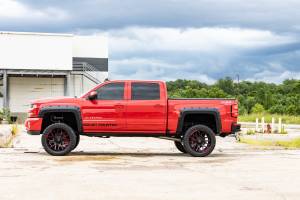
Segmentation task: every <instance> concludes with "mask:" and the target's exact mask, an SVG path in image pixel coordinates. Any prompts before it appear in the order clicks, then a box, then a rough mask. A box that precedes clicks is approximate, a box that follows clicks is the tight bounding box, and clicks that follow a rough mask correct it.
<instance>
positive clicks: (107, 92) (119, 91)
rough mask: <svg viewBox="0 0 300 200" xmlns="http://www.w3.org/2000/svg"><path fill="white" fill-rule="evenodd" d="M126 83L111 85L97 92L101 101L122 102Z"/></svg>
mask: <svg viewBox="0 0 300 200" xmlns="http://www.w3.org/2000/svg"><path fill="white" fill-rule="evenodd" d="M124 85H125V84H124V83H109V84H106V85H104V86H102V87H100V88H99V89H98V90H97V99H99V100H122V99H124Z"/></svg>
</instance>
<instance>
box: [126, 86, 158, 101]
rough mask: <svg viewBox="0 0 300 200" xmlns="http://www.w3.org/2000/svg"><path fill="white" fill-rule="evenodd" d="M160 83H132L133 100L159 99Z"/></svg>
mask: <svg viewBox="0 0 300 200" xmlns="http://www.w3.org/2000/svg"><path fill="white" fill-rule="evenodd" d="M159 99H160V88H159V84H158V83H131V100H159Z"/></svg>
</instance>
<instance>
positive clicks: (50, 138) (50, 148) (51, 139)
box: [41, 123, 76, 156]
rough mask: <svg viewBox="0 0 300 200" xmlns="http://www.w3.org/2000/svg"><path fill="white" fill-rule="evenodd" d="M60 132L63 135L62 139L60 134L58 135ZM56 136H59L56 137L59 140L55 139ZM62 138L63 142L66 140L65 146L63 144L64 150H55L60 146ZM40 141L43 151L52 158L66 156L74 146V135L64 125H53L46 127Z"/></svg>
mask: <svg viewBox="0 0 300 200" xmlns="http://www.w3.org/2000/svg"><path fill="white" fill-rule="evenodd" d="M60 132H61V133H63V136H64V137H62V134H60ZM56 134H58V136H59V134H60V137H57V138H59V139H57V138H56V137H55V136H56ZM62 138H63V139H64V138H66V139H65V140H67V142H65V143H66V144H63V145H64V148H62V147H61V149H57V148H58V147H57V146H59V145H61V146H62V142H61V140H63V139H62ZM41 140H42V145H43V147H44V149H45V151H46V152H47V153H48V154H50V155H53V156H64V155H67V154H68V153H70V152H71V151H72V150H73V149H74V147H75V146H76V134H75V132H74V130H73V129H72V128H71V127H70V126H68V125H67V124H64V123H54V124H51V125H49V126H48V127H46V128H45V130H44V131H43V134H42V138H41ZM58 143H59V144H58ZM51 144H52V145H51ZM53 144H54V145H53Z"/></svg>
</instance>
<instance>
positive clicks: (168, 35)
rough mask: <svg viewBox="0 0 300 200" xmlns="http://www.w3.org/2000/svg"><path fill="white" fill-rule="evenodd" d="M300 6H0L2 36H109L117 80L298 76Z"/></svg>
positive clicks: (44, 2) (261, 2)
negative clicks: (15, 33) (18, 33)
mask: <svg viewBox="0 0 300 200" xmlns="http://www.w3.org/2000/svg"><path fill="white" fill-rule="evenodd" d="M299 19H300V1H299V0H285V1H277V0H254V1H244V0H223V1H217V0H199V1H185V0H165V1H159V0H151V1H150V0H149V1H148V0H145V1H138V0H126V1H108V0H87V1H79V0H72V1H70V0H66V1H60V0H41V1H36V0H0V30H9V31H38V32H68V33H76V34H106V35H107V36H108V37H109V40H110V46H109V52H110V53H109V54H110V58H109V60H110V62H109V70H110V76H111V78H118V79H128V78H134V79H164V80H173V79H177V78H186V79H198V80H201V81H205V82H208V83H212V82H214V81H215V80H216V79H218V78H221V77H224V76H230V77H233V78H234V77H236V76H237V74H239V76H240V78H241V79H245V80H265V81H269V82H281V81H282V80H284V79H286V78H298V77H299V73H300V64H299V63H300V36H299V35H300V22H299Z"/></svg>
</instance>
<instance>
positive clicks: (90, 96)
mask: <svg viewBox="0 0 300 200" xmlns="http://www.w3.org/2000/svg"><path fill="white" fill-rule="evenodd" d="M96 98H97V92H96V91H92V92H91V93H90V94H89V96H88V100H95V99H96Z"/></svg>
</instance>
